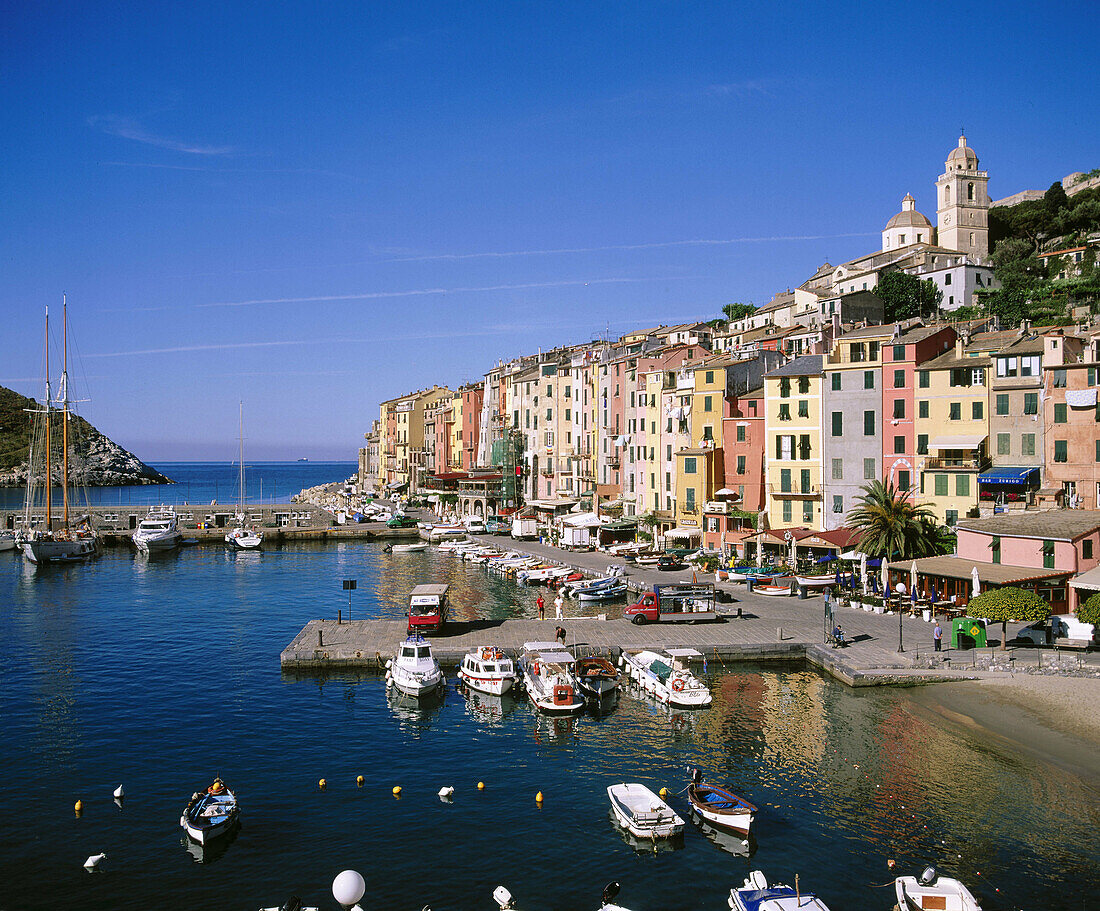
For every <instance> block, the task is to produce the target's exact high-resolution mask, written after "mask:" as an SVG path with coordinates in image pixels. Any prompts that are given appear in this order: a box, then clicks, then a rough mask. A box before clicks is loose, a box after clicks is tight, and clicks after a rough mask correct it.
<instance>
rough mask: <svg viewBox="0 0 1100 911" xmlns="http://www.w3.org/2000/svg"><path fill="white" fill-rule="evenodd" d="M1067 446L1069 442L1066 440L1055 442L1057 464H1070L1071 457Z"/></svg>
mask: <svg viewBox="0 0 1100 911" xmlns="http://www.w3.org/2000/svg"><path fill="white" fill-rule="evenodd" d="M1066 446H1067V441H1066V440H1055V441H1054V461H1055V462H1068V461H1069V455H1068V453H1067V450H1066Z"/></svg>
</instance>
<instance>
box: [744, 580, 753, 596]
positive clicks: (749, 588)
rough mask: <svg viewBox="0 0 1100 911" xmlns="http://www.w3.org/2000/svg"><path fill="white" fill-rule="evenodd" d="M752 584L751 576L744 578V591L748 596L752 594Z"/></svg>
mask: <svg viewBox="0 0 1100 911" xmlns="http://www.w3.org/2000/svg"><path fill="white" fill-rule="evenodd" d="M753 582H754V580H753V578H752V576H747V577H746V578H745V591H747V592H748V593H749V594H750V595H751V594H752V586H753Z"/></svg>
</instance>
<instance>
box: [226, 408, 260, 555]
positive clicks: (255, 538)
mask: <svg viewBox="0 0 1100 911" xmlns="http://www.w3.org/2000/svg"><path fill="white" fill-rule="evenodd" d="M239 423H240V460H239V461H240V469H239V472H238V476H237V477H238V490H237V516H236V519H237V524H236V525H235V526H234V527H233V528H231V529H230V530H229V531H227V532H226V533H225V543H226V544H228V545H229V546H230V547H235V548H237V549H238V550H256V549H257V548H259V546H260V545H261V544H263V543H264V533H263V532H262V531H260V530H259V529H257V528H256V526H254V525H253V526H252V527H251V528H248V527H246V526H245V521H244V501H245V486H244V402H241V403H240V418H239Z"/></svg>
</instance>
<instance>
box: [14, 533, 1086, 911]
mask: <svg viewBox="0 0 1100 911" xmlns="http://www.w3.org/2000/svg"><path fill="white" fill-rule="evenodd" d="M345 578H356V579H358V580H359V588H358V590H357V591H356V592H355V594H354V601H353V612H354V615H355V616H357V617H365V616H394V617H396V616H400V615H401V614H402V612H403V606H404V599H405V597H406V595H407V592H408V591H409V589H410V588H411V587H412V585H414V584H416V583H417V582H422V581H425V580H437V581H449V582H451V583H452V584H453V585H454V586H455V589H456V597H457V600H458V603H459V611H460V613H462V614H465V615H467V616H485V617H503V616H509V615H511V614H512V613H514V612H522V613H526V614H528V615H530V614H532V613H533V611H534V598H535V596H536V594H537V592H538V591H539V590H538V589H530V590H522V589H517V588H515V587H513V586H512V585H511V583H509V582H506V581H501V580H497V579H488V578H487V577H486V575H485V573H484V570H482V569H479V568H476V567H471V566H466V565H464V564H461V563H460V562H458V561H455V560H453V559H452V558H449V557H447V556H445V555H441V554H438V553H437V552H435V551H432V552H429V553H427V554H405V555H400V554H399V555H393V554H385V553H383V552H382V551H381V549H380V548H379V547H378V546H377V545H371V544H366V543H359V542H347V543H341V544H338V545H330V546H327V547H324V546H315V545H308V544H300V545H295V546H291V547H284V548H275V549H269V550H266V551H264V552H263V553H231V552H225V551H223V550H221V549H220V548H188V549H184V550H183V551H181V552H180V553H178V554H176V555H171V556H168V557H167V558H160V559H155V560H148V559H142V558H139V557H137V556H135V555H133V554H131V553H129V552H127V551H125V550H113V551H108V552H107V553H105V554H104V556H102V557H101V558H100V559H99V560H97V561H96V562H94V563H92V564H89V565H86V566H64V567H53V568H44V569H35V568H34V567H32V566H30V565H28V564H26V563H25V562H24V561H22V560H21V559H18V558H16V557H14V556H12V555H11V554H8V553H5V554H0V637H2V641H3V643H4V647H3V649H0V680H2V682H3V684H2V687H0V717H2V718H3V721H4V734H5V736H4V738H3V741H2V743H0V769H2V770H3V775H0V822H2V825H0V908H3V909H5V911H21V909H58V908H65V909H135V911H136V909H148V908H154V907H175V908H196V909H197V908H204V909H205V908H210V909H219V911H221V909H241V911H245V909H255V908H258V907H260V906H261V905H278V904H280V903H281V902H282V901H283V900H284V899H285V898H286V897H287V895H289V894H290V893H291V892H297V893H298V894H300V895H302V896H303V898H304V899H306V900H307V903H310V904H318V905H320V906H321V907H322V908H328V909H335V908H336V905H335V903H334V902H333V899H332V896H331V893H330V891H329V889H330V884H331V881H332V877H333V876H334V875H335V874H336V873H337V872H339V871H340V870H342V869H345V868H349V867H350V868H353V869H357V870H359V871H360V872H362V873H363V874H364V876H365V878H366V880H367V888H368V891H367V896H366V899H365V900H364V902H363V906H364V908H384V909H418V908H421V907H423V906H424V905H425V904H430V905H431V907H432V908H434V909H436V911H444V909H481V908H484V909H490V908H493V907H495V906H494V905H493V903H492V900H491V898H490V894H491V892H492V890H493V888H494V887H495V886H496V885H497V884H498V883H503V884H505V885H506V886H507V887H508V888H509V889H510V891H511V892H512V893H513V895H515V896H516V898H517V900H518V902H519V905H520V907H521V908H529V909H530V908H542V909H562V911H565V909H582V911H583V909H586V908H595V907H596V906H597V904H598V897H599V893H600V890H601V889H602V887H603V885H604V884H605V883H606V882H607V881H608V880H611V879H618V880H620V881H621V882H622V884H623V890H622V893H621V896H620V901H621V902H622V903H623V904H624V905H626V906H627V907H630V908H634V909H636V911H661V909H721V908H725V907H726V904H725V900H726V895H727V894H728V890H729V888H730V887H731V886H734V885H740V883H741V881H742V879H743V878H744V876H745V875H746V874H747V872H748V871H749V870H750V869H755V868H759V869H762V870H763V871H764V872H765V873H766V874H767V875H768V876H769V877H770V878H774V879H781V880H784V881H788V882H793V879H794V876H795V875H796V874H798V875H799V877H800V882H801V885H802V888H803V889H805V890H810V889H812V890H814V891H816V892H817V893H818V894H820V895H821V896H822V897H823V898H824V899H825V901H826V902H828V904H829V906H830V907H831V908H832V909H833V911H845V909H851V911H856V909H859V911H864V909H876V908H881V909H884V911H885V909H888V908H890V907H892V905H893V903H894V898H893V893H892V891H891V890H890V889H889V888H885V887H884V884H886V883H889V882H890V880H891V876H890V873H889V872H888V870H887V866H886V861H887V859H888V858H894V859H896V860H897V862H898V867H899V869H901V870H905V871H912V870H917V871H919V869H920V868H921V867H923V866H924V865H925V864H926V863H928V862H935V863H937V864H938V865H940V866H941V868H942V869H943V870H945V871H947V872H950V873H952V874H955V875H958V876H960V877H961V878H962V879H963V880H964V881H965V882H967V883H968V884H969V885H970V886H971V888H972V889H973V891H974V892H975V893H976V894H977V896H978V898H979V900H980V901H981V902H982V904H983V906H984V907H985V908H986V909H987V911H989V909H999V908H1000V909H1009V908H1034V909H1038V908H1045V909H1067V911H1080V909H1082V908H1089V907H1096V902H1095V900H1094V890H1095V881H1096V880H1095V877H1096V870H1097V865H1098V861H1100V849H1098V847H1097V842H1096V838H1095V832H1096V830H1097V826H1098V824H1100V809H1098V801H1097V782H1096V781H1088V780H1083V779H1081V778H1078V777H1075V776H1074V775H1072V774H1069V773H1066V772H1064V771H1061V770H1059V769H1057V768H1055V767H1053V766H1046V765H1043V764H1042V763H1037V762H1035V761H1034V760H1033V759H1030V758H1028V759H1025V758H1024V757H1022V756H1021V755H1019V754H1017V753H1014V752H1012V751H1010V750H1009V749H1008V748H1002V747H999V746H997V745H996V744H993V743H991V742H989V741H988V740H987V739H986V738H982V737H981V735H980V734H978V733H971V732H965V731H950V732H946V731H944V730H943V728H942V727H939V726H937V725H935V724H933V723H932V722H931V721H929V720H928V719H927V716H926V715H925V714H924V713H922V712H921V711H919V710H918V709H917V707H916V706H915V705H914V704H913V703H912V702H911V701H910V699H909V697H908V696H907V694H906V692H905V691H904V690H882V691H852V690H849V689H847V688H845V687H844V686H842V685H840V684H836V683H834V682H832V681H830V680H826V679H824V678H822V677H821V676H819V675H818V674H816V673H814V672H811V671H808V670H804V669H802V668H801V666H798V665H789V666H786V665H781V666H775V665H768V666H760V667H755V666H744V665H738V666H736V667H730V668H723V667H722V666H721V665H719V664H716V663H714V662H712V663H711V664H710V666H709V672H710V676H709V682H710V684H711V686H712V689H713V692H714V694H715V701H714V705H713V707H712V708H710V709H708V710H704V711H701V712H696V713H690V712H670V711H668V710H666V709H663V708H660V707H658V706H656V705H655V704H653V703H650V702H648V701H646V700H645V699H644V698H641V697H636V696H631V695H627V696H624V697H623V699H622V702H621V705H620V706H619V708H618V709H617V710H616V711H614V712H613V713H611V714H609V715H607V716H605V717H603V718H600V719H596V718H593V717H584V718H581V719H578V720H575V721H568V720H556V721H548V720H545V719H540V718H539V717H537V716H536V715H535V714H534V713H533V712H532V710H531V709H530V707H529V706H528V705H527V704H526V703H518V704H517V703H515V702H513V701H511V700H504V701H501V700H492V699H485V698H482V699H479V700H473V701H471V700H468V699H466V698H464V697H463V695H462V694H461V693H459V692H458V691H457V690H455V689H454V688H453V687H452V688H451V689H450V690H449V692H448V693H447V694H446V697H445V698H444V699H443V700H442V701H441V702H440V703H438V704H436V705H433V706H430V707H428V708H425V709H417V708H416V707H414V706H412V705H410V704H408V703H407V702H403V701H400V700H398V699H396V698H393V697H388V696H387V694H386V691H385V689H384V687H383V685H382V681H381V680H380V679H378V678H376V677H373V676H370V675H359V674H350V673H349V674H336V675H329V676H327V677H313V676H302V677H295V676H290V675H284V674H282V673H281V672H280V669H279V664H278V654H279V651H280V650H281V649H282V648H283V647H284V646H285V645H286V643H287V642H289V641H290V639H291V638H292V637H293V636H294V635H295V634H296V633H297V632H298V630H299V629H300V628H301V626H302V624H303V623H304V622H305V621H306V620H308V619H310V618H312V617H317V616H332V615H333V614H335V611H336V608H338V607H343V608H345V609H346V605H347V596H346V593H345V592H343V591H342V590H341V580H342V579H345ZM689 765H697V766H699V767H701V768H702V769H703V770H704V772H705V773H706V776H707V777H708V778H714V779H717V780H718V781H722V782H726V783H728V784H729V786H731V788H732V789H733V790H735V791H737V792H738V793H741V794H743V795H745V796H746V797H747V798H748V799H750V800H751V801H753V802H754V803H756V804H757V805H758V806H759V807H760V814H759V817H758V822H757V842H756V845H755V853H754V854H753V856H752V857H751V858H749V857H747V856H744V855H741V854H737V853H731V851H730V850H729V848H730V847H731V846H730V845H728V844H723V843H722V842H721V840H720V839H714V838H713V836H711V837H708V835H707V834H706V833H703V832H701V831H699V830H697V829H695V828H690V829H689V831H688V832H687V834H686V837H685V838H684V840H683V844H682V846H680V847H678V848H677V849H675V850H666V849H662V850H660V851H658V852H657V853H656V854H654V853H653V851H652V849H649V848H647V847H644V846H643V847H636V846H634V845H632V844H630V843H629V842H628V841H627V840H625V839H624V837H623V836H622V835H621V834H619V832H618V831H617V830H616V829H615V828H614V827H613V825H612V823H611V821H610V819H609V812H608V802H607V796H606V790H605V789H606V787H607V786H608V785H610V784H613V783H616V782H620V781H624V780H627V781H642V782H646V783H648V784H650V785H651V786H652V787H653V788H654V789H655V790H656V789H657V788H659V787H660V786H662V785H667V786H668V788H669V790H670V791H673V792H676V791H679V790H680V789H681V788H683V787H684V786H685V785H686V783H687V777H686V772H685V769H686V767H687V766H689ZM215 773H218V774H221V775H222V776H223V777H224V778H225V779H226V780H227V781H228V782H229V784H230V786H231V787H234V788H235V789H237V790H238V792H239V795H240V799H241V801H242V805H243V826H242V828H241V830H240V832H239V834H238V835H237V837H236V838H235V839H234V840H233V841H232V843H230V844H229V845H228V846H226V847H224V848H223V849H221V850H215V851H213V852H210V849H207V851H208V852H210V853H208V854H207V855H206V856H205V857H201V854H200V852H199V849H197V848H195V847H193V846H192V847H189V846H187V845H186V843H185V842H184V841H183V839H182V832H181V830H180V829H179V826H178V819H179V815H180V811H181V809H182V807H183V805H184V803H185V802H186V800H187V798H188V796H189V795H190V794H191V792H192V791H193V790H195V789H197V788H199V787H201V786H205V785H206V784H208V783H209V780H210V779H211V777H212V776H213V775H214V774H215ZM360 774H361V775H363V776H364V778H365V783H364V785H363V787H362V788H357V787H356V784H355V778H356V776H357V775H360ZM322 777H324V778H326V779H327V780H328V789H327V790H326V791H324V792H321V791H319V790H318V787H317V781H318V779H319V778H322ZM478 781H484V782H485V783H486V789H485V790H484V791H481V792H479V791H477V790H476V784H477V782H478ZM120 783H122V784H124V785H125V788H126V794H127V796H126V799H125V802H124V804H123V806H122V807H121V808H119V807H117V806H116V805H115V804H114V803H113V802H112V799H111V793H112V791H113V789H114V788H115V787H116V786H117V785H118V784H120ZM398 784H399V785H401V786H402V788H403V793H402V795H401V797H400V799H395V798H394V797H393V796H392V794H391V789H392V787H393V786H394V785H398ZM444 785H452V786H454V787H455V789H456V793H455V799H454V802H453V804H450V805H447V804H444V803H442V802H441V801H440V800H439V798H438V797H437V796H436V792H437V791H438V790H439V788H440V787H442V786H444ZM540 790H541V791H542V792H543V793H544V795H545V802H544V804H543V806H542V808H541V809H539V808H538V807H536V804H535V800H534V795H535V793H536V792H537V791H540ZM77 798H80V799H82V800H83V803H84V812H83V815H82V817H80V818H79V819H78V818H76V817H75V815H74V812H73V803H74V801H75V800H76V799H77ZM674 804H675V805H676V807H677V809H678V810H679V811H680V812H681V815H686V813H685V806H684V804H683V802H682V801H681V800H680V799H679V798H676V799H675V800H674ZM100 851H104V852H106V853H107V860H106V861H105V862H104V864H103V870H104V872H102V873H96V874H88V873H86V872H85V871H84V869H83V868H82V864H83V862H84V859H85V858H86V857H87V856H88V855H90V854H93V853H97V852H100ZM200 857H201V859H203V860H204V861H205V862H204V863H199V862H197V861H198V860H199V859H200ZM997 890H999V891H997Z"/></svg>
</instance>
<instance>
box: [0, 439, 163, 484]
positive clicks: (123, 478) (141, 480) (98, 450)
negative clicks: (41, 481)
mask: <svg viewBox="0 0 1100 911" xmlns="http://www.w3.org/2000/svg"><path fill="white" fill-rule="evenodd" d="M81 442H82V443H83V445H80V444H78V446H77V449H76V452H74V453H73V455H72V457H71V460H70V463H69V476H70V478H72V479H75V480H76V483H78V484H81V485H83V486H84V487H115V486H123V485H143V484H171V483H172V479H171V478H168V477H165V476H164V475H162V474H161V473H160V472H159V471H157V470H156V469H155V468H152V467H150V466H149V465H146V464H145V463H144V462H143V461H141V459H139V458H138V457H137V456H136V455H134V454H133V453H132V452H127V451H126V450H125V449H123V448H122V447H121V446H119V445H118V443H115V442H114V441H113V440H109V439H107V437H105V436H103V434H101V433H98V432H96V433H95V435H94V436H92V437H91V438H90V439H88V440H85V441H81ZM53 475H54V480H55V482H57V483H60V481H61V467H60V466H56V469H55V470H54V471H53ZM26 483H27V464H26V463H25V462H24V463H23V464H22V465H16V466H15V467H14V468H11V469H8V470H7V471H5V472H3V473H0V487H22V486H23V485H25V484H26Z"/></svg>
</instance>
